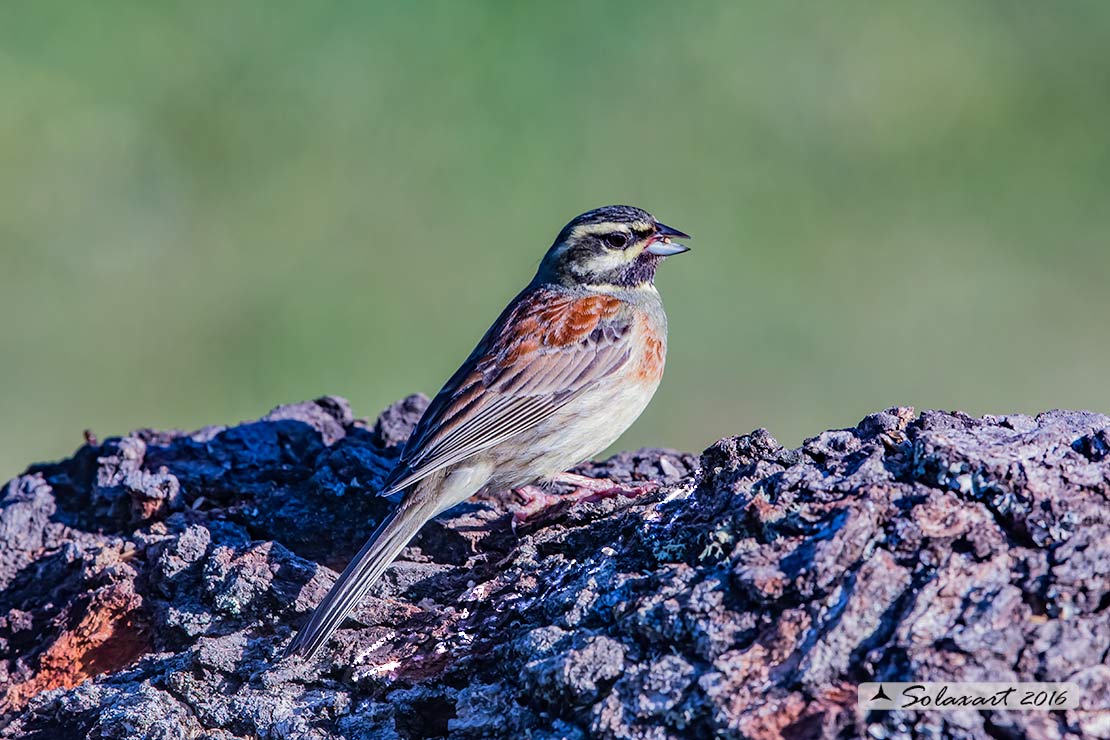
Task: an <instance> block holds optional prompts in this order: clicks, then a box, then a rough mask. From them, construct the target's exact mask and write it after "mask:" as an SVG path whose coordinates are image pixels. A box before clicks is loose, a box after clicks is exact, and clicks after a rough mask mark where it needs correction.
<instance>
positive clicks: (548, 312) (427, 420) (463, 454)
mask: <svg viewBox="0 0 1110 740" xmlns="http://www.w3.org/2000/svg"><path fill="white" fill-rule="evenodd" d="M622 306H623V304H622V302H621V301H620V300H619V299H616V298H611V297H607V296H564V295H560V294H558V293H555V292H553V291H551V290H548V289H534V290H532V291H529V292H525V293H523V294H521V295H520V296H518V297H517V299H516V300H515V301H513V303H512V304H510V306H509V308H507V309H506V310H505V311H504V313H502V315H501V317H499V318H498V320H497V322H495V323H494V325H493V327H491V328H490V330H489V331H488V332H487V333H486V335H485V337H483V338H482V341H481V342H479V344H478V346H477V347H476V348H475V350H474V352H472V353H471V355H470V357H469V358H468V359H467V361H466V362H465V363H464V364H463V366H462V367H461V368H459V370H458V372H456V373H455V374H454V375H453V376H452V377H451V379H450V380H449V381H448V382H447V384H446V385H445V386H444V387H443V390H441V391H440V392H439V393H438V394H437V395H436V397H435V399H434V400H433V401H432V403H431V404H430V405H429V406H428V409H427V411H425V412H424V416H423V417H422V418H421V419H420V423H419V424H417V426H416V429H415V430H414V432H413V434H412V436H411V437H410V439H409V441H408V443H407V444H406V445H405V449H404V451H403V452H402V453H401V459H400V460H399V461H398V463H397V466H396V468H394V470H393V472H392V473H391V474H390V476H389V479H388V480H387V482H386V485H385V488H384V490H383V491H382V493H383V495H388V494H390V493H393V492H395V491H399V490H401V489H403V488H406V487H408V486H410V485H412V484H413V483H416V482H417V481H419V480H420V479H422V478H424V477H426V476H428V475H430V474H432V473H434V472H435V471H437V470H440V469H442V468H444V467H446V466H448V465H452V464H454V463H457V462H460V461H462V460H465V459H466V458H468V457H470V456H472V455H474V454H476V453H478V452H481V451H482V450H486V449H489V448H490V447H493V446H494V445H497V444H500V443H502V442H504V441H505V440H507V439H510V438H512V437H514V436H516V435H517V434H520V433H521V432H524V431H526V430H528V429H531V428H532V427H534V426H536V425H537V424H540V423H541V422H543V420H544V419H547V418H548V417H550V416H551V414H553V413H555V412H556V411H558V410H559V409H560V408H562V407H563V406H565V405H566V404H567V403H569V402H570V401H572V400H573V399H575V398H577V397H578V396H579V395H580V394H581V393H582V392H584V391H585V390H587V389H588V388H590V387H591V386H593V384H595V383H597V382H598V381H599V380H601V379H602V378H605V377H607V376H609V375H611V374H612V373H614V372H615V371H617V370H618V369H620V368H621V367H622V366H624V364H625V363H627V362H628V361H629V357H630V348H629V346H628V345H627V343H626V342H624V341H622V340H623V339H624V338H625V336H626V335H627V333H628V332H629V331H630V329H631V319H630V318H629V317H628V316H627V315H626V313H625V312H624V311H622Z"/></svg>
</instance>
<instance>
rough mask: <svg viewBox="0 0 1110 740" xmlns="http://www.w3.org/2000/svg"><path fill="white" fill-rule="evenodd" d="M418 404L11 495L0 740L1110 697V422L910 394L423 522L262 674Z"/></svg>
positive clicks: (950, 719)
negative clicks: (327, 629) (929, 403)
mask: <svg viewBox="0 0 1110 740" xmlns="http://www.w3.org/2000/svg"><path fill="white" fill-rule="evenodd" d="M424 403H425V401H424V400H423V399H421V398H420V397H412V398H409V399H406V400H405V401H402V402H400V403H399V404H397V405H395V406H394V407H392V408H391V409H389V410H388V411H386V413H384V414H383V415H382V417H381V418H379V419H378V420H377V422H375V423H373V424H367V423H364V422H361V421H358V420H355V419H353V418H352V414H351V412H350V409H349V408H348V406H347V404H346V402H345V401H343V400H341V399H337V398H325V399H321V400H319V401H316V402H312V403H303V404H298V405H294V406H287V407H282V408H279V409H277V410H275V411H274V412H272V413H270V414H269V415H267V416H266V417H263V418H262V419H261V420H259V421H256V422H252V423H248V424H243V425H240V426H235V427H230V428H207V429H203V430H201V431H199V432H195V433H192V434H184V433H178V432H170V433H166V432H155V431H150V430H143V431H138V432H135V433H133V434H131V435H129V436H127V437H124V438H122V439H110V440H108V441H106V442H104V443H103V444H101V445H87V446H85V447H83V448H81V449H80V450H78V452H77V453H76V454H75V455H74V457H73V458H71V459H69V460H65V461H62V462H60V463H57V464H50V465H37V466H34V467H32V468H30V469H29V470H28V471H27V472H26V474H24V475H23V476H21V477H19V478H16V479H15V480H13V481H11V482H10V483H8V484H7V486H6V487H5V489H4V490H3V491H2V495H0V689H2V695H0V727H2V729H0V737H6V738H16V737H19V738H43V739H46V738H62V737H64V738H78V737H85V736H89V737H94V738H104V739H107V738H129V739H130V738H167V739H168V738H212V739H213V740H233V739H234V738H254V737H261V738H317V739H319V740H324V739H325V738H360V739H370V738H382V739H383V740H384V739H386V738H406V739H407V738H428V737H452V738H485V737H512V738H523V737H531V738H536V739H537V740H540V739H554V738H659V739H663V738H670V737H697V738H702V737H724V738H778V737H787V738H802V737H822V736H828V737H873V738H910V737H935V738H1017V737H1032V738H1070V737H1110V712H1105V711H1103V712H1099V711H1092V710H1091V709H1083V710H1071V711H1056V712H999V711H988V712H977V711H963V712H951V713H935V712H929V713H926V712H920V713H909V712H891V713H878V712H871V713H861V712H860V711H858V710H857V709H856V699H855V685H856V684H857V683H858V682H861V681H866V680H876V679H877V680H890V681H895V680H946V679H947V680H954V679H963V680H975V679H981V680H986V679H990V680H1007V679H1011V680H1013V679H1024V680H1042V681H1064V680H1068V681H1074V682H1076V683H1078V684H1079V685H1080V686H1081V687H1082V688H1083V691H1084V693H1085V695H1084V698H1083V701H1084V707H1086V708H1096V707H1110V660H1108V653H1110V418H1107V417H1105V416H1102V415H1099V414H1093V413H1085V412H1059V411H1055V412H1049V413H1046V414H1042V415H1040V416H1038V417H1036V418H1032V417H1028V416H1005V417H984V418H982V419H974V418H970V417H968V416H965V415H963V414H958V413H957V414H949V413H938V412H927V413H924V414H922V415H920V416H915V415H914V413H913V411H912V410H910V409H890V410H888V411H884V412H882V413H878V414H874V415H872V416H869V417H867V418H866V419H864V420H863V421H862V422H861V423H860V424H859V426H857V427H856V428H854V429H847V430H839V431H830V432H825V433H823V434H820V435H819V436H817V437H814V438H812V439H810V440H807V441H806V442H805V444H803V445H802V447H800V448H799V449H795V450H789V449H785V448H783V447H781V446H780V445H779V444H778V443H777V442H776V441H775V440H774V439H773V438H772V437H771V436H770V435H769V434H768V433H767V432H766V431H763V430H759V431H756V432H754V433H752V434H749V435H744V436H741V437H733V438H728V439H723V440H721V441H719V442H717V443H716V444H714V445H713V446H712V447H710V448H709V449H708V450H706V451H705V452H704V453H703V454H702V455H701V456H700V458H698V457H696V456H693V455H687V454H681V453H677V452H672V451H665V450H642V451H640V452H636V453H623V454H621V455H618V456H616V457H614V458H612V459H610V460H608V461H606V462H604V463H598V464H592V465H589V466H586V467H585V468H584V471H585V472H588V473H590V474H594V475H599V476H602V475H604V476H611V477H613V478H616V479H620V480H656V481H660V482H661V483H662V484H663V487H662V488H661V489H659V490H658V491H656V492H654V493H650V494H643V495H641V496H639V497H636V498H631V499H630V498H623V497H619V498H611V499H606V500H601V501H595V502H587V503H579V504H577V505H575V506H573V507H563V506H558V505H557V506H555V507H553V508H550V509H547V510H544V511H543V512H541V513H540V514H538V515H537V516H536V517H534V518H533V519H530V520H529V521H528V522H526V523H525V524H524V525H522V526H520V527H518V528H517V531H516V532H514V531H513V528H512V527H511V526H510V522H511V513H510V511H508V510H507V509H506V508H505V506H506V504H505V503H504V502H501V501H474V502H468V503H467V504H464V505H462V506H460V507H458V508H457V509H455V510H453V511H451V512H449V513H448V514H447V515H444V516H443V517H441V518H440V519H438V520H437V521H435V522H433V523H431V524H429V525H428V526H427V527H425V529H424V530H423V532H422V533H421V535H420V536H419V538H418V539H417V540H416V541H415V542H414V543H413V545H412V546H411V547H410V548H408V549H407V550H406V552H405V553H404V555H403V556H402V558H401V559H400V560H399V561H398V562H397V563H396V564H395V566H394V567H392V568H391V569H390V571H389V572H388V573H387V576H386V578H385V579H383V581H382V582H381V583H380V584H379V585H378V586H377V587H376V590H375V591H374V594H373V596H372V597H371V598H368V599H367V600H366V602H365V603H364V604H363V605H362V607H361V609H360V610H359V611H357V612H356V614H355V616H354V618H353V619H351V620H349V621H348V622H347V623H346V626H345V628H344V629H343V630H341V632H340V633H339V634H338V637H337V639H333V641H332V642H331V644H330V645H329V647H328V648H327V649H326V651H325V653H324V654H323V656H322V658H321V659H320V660H319V661H318V662H317V663H315V664H312V665H307V664H305V663H303V662H301V661H299V660H294V661H289V662H286V663H282V664H275V663H274V658H275V656H276V655H278V654H279V652H280V650H281V647H282V646H283V644H284V643H285V642H287V641H288V639H289V638H290V635H291V631H292V629H293V628H294V627H296V626H298V625H300V624H301V623H302V622H303V621H304V620H305V618H306V616H307V613H308V611H309V609H310V608H311V606H312V605H313V604H315V603H316V602H317V601H318V600H319V599H320V598H321V597H322V596H323V594H324V592H325V589H326V588H327V587H328V585H329V584H330V583H331V582H332V580H333V579H334V577H335V573H334V571H333V569H334V568H337V567H340V566H342V565H343V564H344V563H345V561H346V560H347V559H348V558H349V557H350V556H351V555H352V554H353V553H354V552H355V551H356V550H357V549H358V548H359V546H360V545H361V544H362V543H363V541H364V539H365V538H366V537H367V535H368V534H369V533H370V532H371V531H372V530H373V529H374V526H375V523H376V522H377V521H378V519H380V518H381V517H382V515H383V514H384V513H385V512H386V511H387V510H388V508H389V507H390V506H391V502H390V501H389V500H388V499H382V498H379V497H377V496H375V490H376V487H377V486H378V484H379V483H380V481H381V480H382V478H383V476H384V475H385V473H386V472H387V471H388V469H389V467H390V464H391V461H392V460H393V458H394V457H395V455H396V454H397V451H398V445H399V444H400V443H401V442H402V441H403V439H404V437H405V435H406V434H407V433H408V430H409V429H410V428H411V425H412V424H413V423H414V422H415V420H416V418H417V417H418V415H419V413H420V412H421V410H422V408H423V406H424Z"/></svg>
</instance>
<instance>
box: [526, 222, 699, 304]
mask: <svg viewBox="0 0 1110 740" xmlns="http://www.w3.org/2000/svg"><path fill="white" fill-rule="evenodd" d="M674 238H689V235H688V234H683V233H682V232H681V231H679V230H678V229H672V228H671V227H670V226H667V225H666V224H661V223H659V222H658V221H656V220H655V218H654V217H653V216H652V215H651V214H650V213H648V212H647V211H643V210H640V209H639V208H633V207H632V206H604V207H603V208H597V209H594V210H592V211H587V212H586V213H583V214H582V215H581V216H578V217H577V218H575V219H574V220H573V221H571V222H570V223H569V224H567V225H566V226H564V227H563V230H562V231H560V232H559V236H557V237H556V238H555V243H554V244H552V245H551V249H549V250H547V254H546V255H545V256H544V258H543V262H542V263H541V264H540V269H539V272H537V273H536V280H537V281H540V282H548V283H558V284H561V285H566V286H571V287H573V286H584V287H595V288H598V287H600V288H606V287H613V288H636V287H642V286H645V285H651V283H652V281H653V280H654V279H655V269H656V268H657V267H658V266H659V263H660V262H661V261H662V260H663V258H664V257H667V256H669V255H672V254H681V253H683V252H687V251H689V247H686V246H683V245H682V244H676V243H675V242H672V241H671V240H672V239H674Z"/></svg>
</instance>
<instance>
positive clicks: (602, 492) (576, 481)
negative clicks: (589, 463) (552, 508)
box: [555, 473, 659, 502]
mask: <svg viewBox="0 0 1110 740" xmlns="http://www.w3.org/2000/svg"><path fill="white" fill-rule="evenodd" d="M555 482H556V483H563V484H565V485H568V486H574V490H573V491H571V492H570V493H568V494H564V495H562V496H560V498H561V499H567V498H568V497H569V498H570V500H571V501H573V502H578V501H601V500H602V499H607V498H612V497H613V496H624V497H626V498H635V497H636V496H639V495H640V494H642V493H651V492H652V491H654V490H655V489H657V488H659V484H658V483H656V482H654V481H648V482H647V483H640V484H638V485H633V484H630V483H617V482H616V481H611V480H609V479H607V478H590V477H589V476H585V475H578V474H577V473H560V474H559V475H557V476H555Z"/></svg>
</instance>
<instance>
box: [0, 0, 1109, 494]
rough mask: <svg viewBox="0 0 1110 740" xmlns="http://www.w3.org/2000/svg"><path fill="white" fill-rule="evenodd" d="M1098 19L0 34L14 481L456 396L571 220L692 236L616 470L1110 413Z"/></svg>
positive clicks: (424, 24) (511, 21)
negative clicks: (214, 435)
mask: <svg viewBox="0 0 1110 740" xmlns="http://www.w3.org/2000/svg"><path fill="white" fill-rule="evenodd" d="M1108 49H1110V4H1107V3H1103V2H1088V3H1083V2H1069V3H1060V4H1049V3H1044V4H1034V3H1020V4H1015V3H1011V2H969V0H954V1H952V2H935V3H916V4H912V5H911V4H903V3H883V4H878V3H837V4H835V5H834V4H822V5H820V6H818V5H816V4H814V5H806V4H800V3H799V4H794V3H789V4H766V3H754V2H753V3H733V2H722V3H710V2H695V3H681V4H680V3H666V2H658V3H648V2H626V3H617V2H610V3H605V4H595V3H587V2H577V3H575V2H572V3H558V4H543V5H540V4H530V3H529V4H519V5H512V4H509V3H492V2H489V3H477V2H469V3H463V2H448V1H446V0H444V1H441V2H421V3H409V4H403V3H392V4H377V3H349V4H331V3H287V4H281V3H274V2H255V3H248V2H235V3H211V4H203V3H180V4H176V5H173V4H164V3H147V2H136V3H129V4H123V3H86V4H78V3H68V2H66V3H61V2H59V3H34V4H32V3H22V4H5V6H4V8H3V10H2V11H0V91H2V101H0V478H2V477H7V476H8V475H12V474H15V473H16V472H18V471H19V470H21V469H22V468H23V467H24V465H25V464H27V463H29V462H31V461H33V460H43V459H49V458H56V457H59V456H63V455H66V454H68V453H69V452H71V451H72V450H73V449H74V448H75V447H76V446H77V445H78V444H79V443H80V440H81V430H82V429H84V428H86V427H88V428H91V429H92V430H93V431H95V432H96V433H97V434H99V435H100V436H102V437H103V436H105V435H108V434H116V433H121V432H124V431H126V430H128V429H130V428H133V427H137V426H157V427H184V428H190V427H197V426H200V425H203V424H208V423H230V422H235V421H237V420H241V419H248V418H254V417H257V416H258V415H260V414H262V413H265V412H266V411H267V410H268V409H269V408H271V407H273V406H275V405H277V404H279V403H284V402H289V401H296V400H301V399H307V398H312V397H314V396H316V395H319V394H323V393H336V394H341V395H344V396H347V397H348V398H350V399H351V401H352V402H353V404H354V407H355V409H356V412H357V413H359V414H362V415H367V416H373V415H375V414H376V413H377V412H378V411H379V410H380V409H381V408H382V407H384V406H385V405H386V404H388V403H389V402H391V401H392V400H394V399H396V398H398V397H400V396H403V395H405V394H407V393H409V392H412V391H416V390H422V391H424V392H427V393H433V392H434V391H435V390H436V389H437V388H438V386H439V384H440V383H441V382H442V381H443V380H444V379H445V378H446V377H447V376H448V375H449V374H450V373H451V372H452V371H453V370H454V369H455V367H456V365H457V363H458V362H459V361H460V360H461V359H462V358H463V357H464V356H465V355H466V354H467V353H468V352H469V350H470V348H471V347H472V346H473V344H474V342H475V341H476V340H477V339H478V337H479V336H480V335H481V334H482V332H483V331H484V330H485V328H486V326H487V325H488V324H489V322H490V321H491V320H492V319H493V318H494V316H496V314H497V313H498V311H499V310H500V309H501V308H502V306H503V305H504V304H505V302H506V301H507V300H508V299H509V298H510V297H511V296H512V295H513V294H514V293H515V292H516V290H517V289H519V287H521V286H522V285H523V284H524V283H525V282H526V281H527V280H528V279H529V278H530V277H531V275H532V273H533V271H534V269H535V267H536V264H537V262H538V260H539V257H540V256H541V254H542V252H543V251H544V249H546V247H547V246H548V245H549V243H550V241H551V239H552V238H553V237H554V235H555V234H556V232H557V231H558V230H559V228H560V227H561V226H562V225H563V224H564V223H565V222H566V221H567V220H569V219H570V218H571V217H573V216H574V215H576V214H577V213H579V212H580V211H583V210H586V209H588V208H591V207H594V206H597V205H601V204H606V203H614V202H616V203H631V204H635V205H640V206H642V207H644V208H647V209H648V210H650V211H652V212H653V213H654V214H656V215H657V216H658V217H659V218H660V219H661V220H663V221H666V222H667V223H670V224H672V225H674V226H676V227H679V228H681V229H684V230H686V231H689V232H691V233H692V234H694V235H695V237H696V238H695V239H694V240H693V241H692V242H691V246H693V248H694V250H695V251H694V252H693V253H691V254H690V255H686V256H683V257H680V258H676V259H673V260H670V261H669V262H668V263H667V264H666V265H664V268H663V270H662V272H661V278H660V280H659V286H660V290H661V291H662V293H663V295H664V298H665V300H666V302H667V306H668V310H669V313H670V316H671V348H670V357H669V360H668V368H667V378H666V380H665V381H664V383H663V386H662V388H661V389H660V391H659V393H658V395H657V396H656V400H655V401H654V403H653V405H652V406H651V407H650V408H649V410H648V411H647V412H646V413H645V415H644V417H643V418H642V419H641V420H640V422H639V423H638V424H637V425H636V426H635V427H633V429H632V430H631V431H630V432H629V433H628V434H627V435H626V436H625V437H624V439H623V440H622V441H621V442H620V443H619V444H620V446H621V447H631V446H638V445H641V444H654V445H669V446H676V447H681V448H687V449H691V450H698V449H701V448H702V447H704V446H705V445H706V444H708V443H710V442H712V441H713V440H714V439H716V438H717V437H719V436H722V435H725V434H734V433H741V432H745V431H749V430H750V429H752V428H754V427H757V426H766V427H768V428H769V429H770V430H771V431H772V433H774V434H775V435H777V436H778V437H779V438H780V440H782V441H783V442H786V443H797V442H799V441H800V440H801V438H802V437H803V436H806V435H808V434H813V433H816V432H818V431H821V430H823V429H825V428H828V427H836V426H844V425H850V424H853V423H855V422H856V421H857V420H858V419H859V418H860V417H861V416H863V415H864V414H866V413H868V412H870V411H873V410H876V409H880V408H883V407H885V406H889V405H893V404H912V405H915V406H918V407H919V408H923V407H939V408H958V409H964V410H967V411H970V412H975V413H984V412H999V413H1000V412H1013V411H1024V412H1034V411H1038V410H1043V409H1046V408H1050V407H1084V408H1092V409H1095V410H1102V411H1106V410H1108V409H1110V384H1108V383H1107V380H1106V368H1107V367H1108V363H1110V343H1108V342H1107V316H1108V315H1110V291H1108V290H1107V277H1108V275H1110V250H1108V248H1107V247H1108V245H1107V235H1108V234H1110V207H1108V205H1107V204H1108V203H1110V56H1108V51H1107V50H1108Z"/></svg>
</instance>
